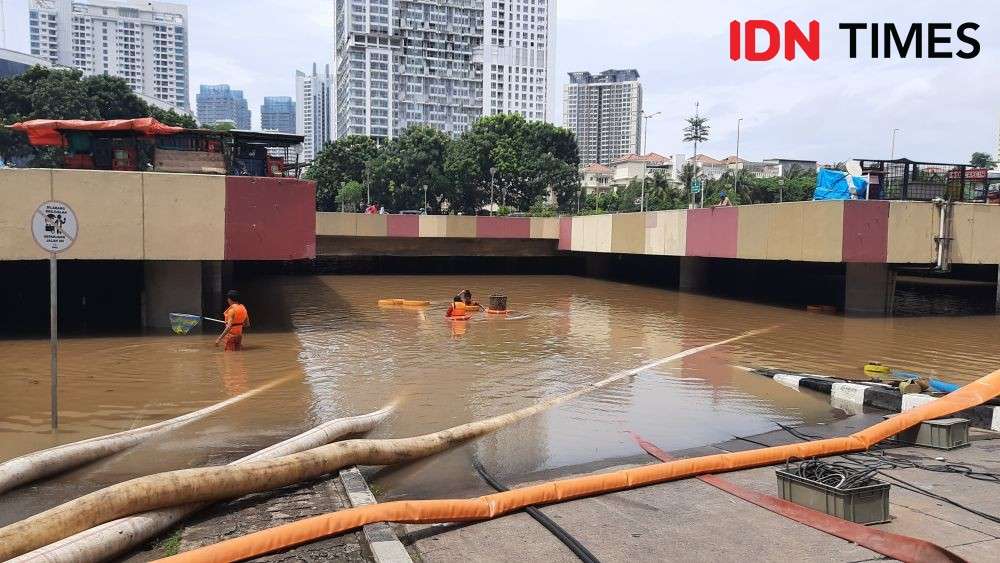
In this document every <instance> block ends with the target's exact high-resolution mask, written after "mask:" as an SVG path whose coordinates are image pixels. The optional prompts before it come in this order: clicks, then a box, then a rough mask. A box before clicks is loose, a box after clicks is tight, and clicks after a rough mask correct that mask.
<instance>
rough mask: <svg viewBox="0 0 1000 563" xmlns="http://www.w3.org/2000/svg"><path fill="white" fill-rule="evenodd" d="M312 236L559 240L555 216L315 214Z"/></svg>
mask: <svg viewBox="0 0 1000 563" xmlns="http://www.w3.org/2000/svg"><path fill="white" fill-rule="evenodd" d="M316 235H317V236H336V237H414V238H418V237H419V238H514V239H548V240H559V238H560V236H559V235H560V218H559V217H530V218H529V217H488V216H474V215H364V214H361V213H317V214H316Z"/></svg>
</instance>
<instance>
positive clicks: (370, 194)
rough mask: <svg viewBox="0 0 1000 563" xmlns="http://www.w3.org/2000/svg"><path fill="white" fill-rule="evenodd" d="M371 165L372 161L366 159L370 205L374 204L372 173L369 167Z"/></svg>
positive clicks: (366, 185)
mask: <svg viewBox="0 0 1000 563" xmlns="http://www.w3.org/2000/svg"><path fill="white" fill-rule="evenodd" d="M370 166H371V161H370V160H366V161H365V189H366V190H367V191H368V205H371V204H372V174H371V170H370V169H369V168H370Z"/></svg>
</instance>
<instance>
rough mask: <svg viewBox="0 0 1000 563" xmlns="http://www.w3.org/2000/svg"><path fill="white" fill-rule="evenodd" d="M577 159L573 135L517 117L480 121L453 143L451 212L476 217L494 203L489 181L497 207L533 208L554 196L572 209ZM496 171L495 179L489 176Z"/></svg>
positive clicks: (448, 164) (450, 153)
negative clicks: (461, 212)
mask: <svg viewBox="0 0 1000 563" xmlns="http://www.w3.org/2000/svg"><path fill="white" fill-rule="evenodd" d="M578 168H579V156H578V154H577V146H576V139H575V138H574V137H573V134H572V133H571V132H570V131H569V130H567V129H563V128H561V127H556V126H554V125H552V124H549V123H543V122H528V121H526V120H525V119H524V118H523V117H522V116H520V115H516V114H502V115H492V116H488V117H484V118H481V119H479V120H478V121H477V122H476V123H474V124H473V126H472V128H470V129H469V131H467V132H465V133H464V134H462V135H461V137H459V138H458V139H457V140H455V141H454V142H453V143H452V146H451V147H450V149H449V150H448V155H447V158H446V162H445V171H446V173H447V174H448V176H450V178H451V180H452V186H451V191H450V193H449V194H448V196H447V200H448V201H449V203H450V204H451V205H452V208H453V209H456V210H461V211H464V212H467V213H468V212H475V211H476V210H478V209H480V208H481V207H482V206H483V205H485V204H486V203H489V201H490V199H489V198H490V187H491V180H493V183H494V184H495V190H494V197H495V201H496V203H497V204H498V205H499V204H501V203H502V202H503V201H504V200H505V199H506V203H507V206H509V207H511V208H512V209H514V210H517V211H523V210H527V209H529V208H530V207H531V206H532V205H534V204H536V203H538V202H539V201H540V200H544V199H545V198H546V197H547V196H548V194H549V192H550V191H551V192H553V193H555V194H556V198H557V201H559V203H560V206H563V207H566V208H568V207H570V206H571V205H572V204H573V202H575V197H576V194H577V190H578V189H579V174H578V171H577V170H578ZM491 170H494V171H495V172H496V173H495V175H491V173H490V172H491Z"/></svg>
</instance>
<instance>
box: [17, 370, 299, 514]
mask: <svg viewBox="0 0 1000 563" xmlns="http://www.w3.org/2000/svg"><path fill="white" fill-rule="evenodd" d="M292 377H293V376H288V377H284V378H281V379H278V380H276V381H272V382H271V383H268V384H266V385H262V386H260V387H258V388H256V389H251V390H250V391H247V392H246V393H241V394H239V395H237V396H235V397H232V398H229V399H226V400H225V401H222V402H219V403H215V404H214V405H210V406H207V407H205V408H203V409H199V410H196V411H194V412H189V413H187V414H185V415H181V416H178V417H177V418H171V419H169V420H164V421H162V422H157V423H156V424H150V425H149V426H143V427H142V428H134V429H132V430H126V431H124V432H118V433H115V434H108V435H106V436H97V437H95V438H89V439H87V440H81V441H79V442H73V443H71V444H63V445H61V446H56V447H54V448H49V449H46V450H41V451H37V452H32V453H30V454H25V455H23V456H20V457H15V458H14V459H11V460H8V461H5V462H4V463H2V464H0V494H3V493H4V492H6V491H9V490H10V489H13V488H14V487H19V486H21V485H24V484H26V483H30V482H32V481H37V480H38V479H41V478H43V477H48V476H50V475H55V474H57V473H61V472H63V471H66V470H69V469H72V468H74V467H79V466H81V465H84V464H86V463H90V462H92V461H95V460H98V459H101V458H103V457H107V456H109V455H111V454H115V453H118V452H120V451H122V450H126V449H128V448H131V447H132V446H134V445H136V444H138V443H139V442H142V441H143V440H145V439H147V438H149V437H150V436H152V435H153V434H157V433H159V432H166V431H168V430H173V429H174V428H178V427H180V426H183V425H185V424H187V423H189V422H194V421H195V420H198V419H199V418H204V417H206V416H208V415H210V414H212V413H214V412H216V411H218V410H221V409H224V408H226V407H228V406H230V405H232V404H235V403H238V402H240V401H242V400H244V399H249V398H250V397H253V396H254V395H257V394H259V393H262V392H264V391H266V390H268V389H270V388H272V387H275V386H276V385H280V384H281V383H284V382H285V381H288V380H289V379H291V378H292Z"/></svg>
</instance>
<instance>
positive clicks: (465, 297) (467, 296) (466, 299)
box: [455, 289, 483, 311]
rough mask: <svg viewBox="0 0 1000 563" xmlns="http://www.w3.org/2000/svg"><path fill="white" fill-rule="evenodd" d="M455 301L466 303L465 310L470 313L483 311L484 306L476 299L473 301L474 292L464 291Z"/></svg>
mask: <svg viewBox="0 0 1000 563" xmlns="http://www.w3.org/2000/svg"><path fill="white" fill-rule="evenodd" d="M455 300H456V301H461V302H462V303H464V304H465V308H466V309H467V310H470V311H471V310H475V311H481V310H482V309H483V306H482V305H480V304H479V303H477V302H476V301H475V300H474V299H472V292H471V291H469V290H468V289H463V290H462V291H461V292H459V294H458V295H456V296H455Z"/></svg>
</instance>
